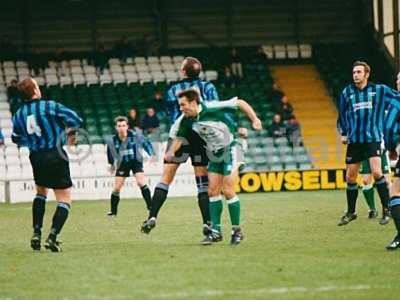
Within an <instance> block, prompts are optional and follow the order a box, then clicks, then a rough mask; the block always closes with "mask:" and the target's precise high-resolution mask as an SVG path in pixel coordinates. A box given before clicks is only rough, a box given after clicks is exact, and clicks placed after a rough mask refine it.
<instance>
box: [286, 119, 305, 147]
mask: <svg viewBox="0 0 400 300" xmlns="http://www.w3.org/2000/svg"><path fill="white" fill-rule="evenodd" d="M286 136H287V138H288V141H289V143H290V145H291V146H292V147H295V146H301V145H303V142H302V140H301V132H300V124H299V122H298V121H297V119H296V117H295V116H294V115H292V116H290V118H289V120H288V124H287V126H286Z"/></svg>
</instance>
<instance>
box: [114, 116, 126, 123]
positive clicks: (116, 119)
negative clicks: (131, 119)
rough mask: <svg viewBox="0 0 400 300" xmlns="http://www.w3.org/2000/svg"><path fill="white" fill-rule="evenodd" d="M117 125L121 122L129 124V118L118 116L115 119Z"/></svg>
mask: <svg viewBox="0 0 400 300" xmlns="http://www.w3.org/2000/svg"><path fill="white" fill-rule="evenodd" d="M114 122H115V125H117V124H118V123H119V122H126V124H128V118H127V117H125V116H118V117H116V118H115V119H114Z"/></svg>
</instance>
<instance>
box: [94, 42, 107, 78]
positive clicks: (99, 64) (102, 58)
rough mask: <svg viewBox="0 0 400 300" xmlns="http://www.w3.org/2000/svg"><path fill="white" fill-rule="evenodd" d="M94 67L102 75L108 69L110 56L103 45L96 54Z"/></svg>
mask: <svg viewBox="0 0 400 300" xmlns="http://www.w3.org/2000/svg"><path fill="white" fill-rule="evenodd" d="M93 59H94V66H95V67H96V68H97V69H98V70H99V71H100V73H101V74H102V73H103V71H104V69H105V68H107V67H108V55H107V53H106V49H105V48H104V46H103V45H100V46H99V48H98V49H97V51H96V52H95V53H94V58H93Z"/></svg>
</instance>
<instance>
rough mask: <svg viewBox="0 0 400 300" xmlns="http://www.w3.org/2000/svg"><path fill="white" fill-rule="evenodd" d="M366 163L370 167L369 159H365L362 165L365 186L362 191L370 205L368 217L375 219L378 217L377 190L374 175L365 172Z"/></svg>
mask: <svg viewBox="0 0 400 300" xmlns="http://www.w3.org/2000/svg"><path fill="white" fill-rule="evenodd" d="M364 164H368V168H369V162H368V161H363V162H362V167H361V171H360V173H361V174H364V175H363V187H362V192H363V195H364V198H365V201H366V203H367V205H368V208H369V211H368V219H374V218H376V217H377V215H378V214H377V212H376V207H375V199H374V198H375V197H374V195H375V190H374V186H373V183H372V176H371V174H370V172H363V171H364V167H365V166H364Z"/></svg>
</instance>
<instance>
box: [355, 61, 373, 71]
mask: <svg viewBox="0 0 400 300" xmlns="http://www.w3.org/2000/svg"><path fill="white" fill-rule="evenodd" d="M358 66H362V67H364V70H365V73H368V74H371V67H370V66H369V64H367V63H366V62H365V61H361V60H357V61H355V62H354V63H353V69H354V67H358Z"/></svg>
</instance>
